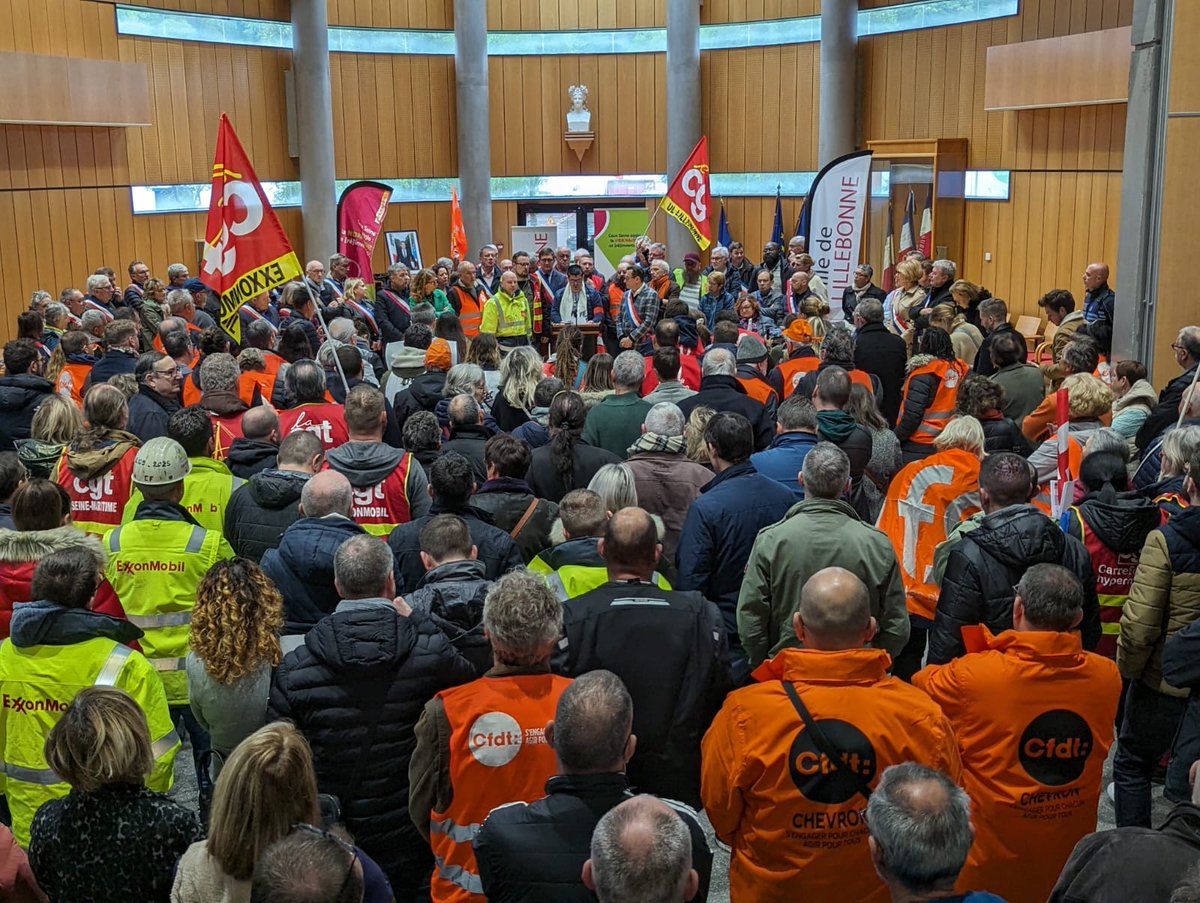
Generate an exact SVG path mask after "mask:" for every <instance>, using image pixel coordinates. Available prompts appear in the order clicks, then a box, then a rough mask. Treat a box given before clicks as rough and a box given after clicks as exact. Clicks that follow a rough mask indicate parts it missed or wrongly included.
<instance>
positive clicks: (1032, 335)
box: [1014, 316, 1042, 351]
mask: <svg viewBox="0 0 1200 903" xmlns="http://www.w3.org/2000/svg"><path fill="white" fill-rule="evenodd" d="M1014 328H1015V329H1016V330H1017V332H1019V333H1021V335H1023V336H1025V344H1026V345H1027V346H1028V348H1029V350H1030V351H1033V350H1034V349H1035V348H1037V346H1038V342H1039V341H1040V340H1041V338H1042V335H1041V332H1040V330H1041V328H1042V318H1041V317H1030V316H1020V317H1017V325H1016V326H1015V327H1014Z"/></svg>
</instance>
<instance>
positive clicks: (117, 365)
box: [87, 350, 137, 387]
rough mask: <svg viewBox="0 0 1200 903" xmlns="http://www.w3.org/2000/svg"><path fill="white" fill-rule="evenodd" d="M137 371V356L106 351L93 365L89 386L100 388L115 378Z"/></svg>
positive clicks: (122, 352) (89, 375)
mask: <svg viewBox="0 0 1200 903" xmlns="http://www.w3.org/2000/svg"><path fill="white" fill-rule="evenodd" d="M136 369H137V355H136V354H129V353H128V352H125V351H115V350H114V351H105V352H104V353H103V354H102V355H100V360H98V361H96V363H95V364H93V365H92V372H91V373H89V374H88V378H87V386H88V387H91V386H98V385H100V383H106V382H108V381H109V380H110V379H112V377H114V376H120V375H121V374H122V373H128V374H130V375H132V374H133V371H134V370H136Z"/></svg>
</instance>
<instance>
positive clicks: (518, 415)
mask: <svg viewBox="0 0 1200 903" xmlns="http://www.w3.org/2000/svg"><path fill="white" fill-rule="evenodd" d="M492 418H493V419H494V420H495V421H496V426H498V427H499V428H500V430H501V432H505V433H511V432H512V431H513V430H515V429H516V428H517V427H519V426H521V424H523V423H528V422H529V420H530V417H529V412H528V411H525V410H522V409H521V408H518V407H515V406H513V405H512V404H510V403H509V401H508V399H507V398H505V397H504V392H502V391H498V392H496V398H495V399H494V400H493V401H492Z"/></svg>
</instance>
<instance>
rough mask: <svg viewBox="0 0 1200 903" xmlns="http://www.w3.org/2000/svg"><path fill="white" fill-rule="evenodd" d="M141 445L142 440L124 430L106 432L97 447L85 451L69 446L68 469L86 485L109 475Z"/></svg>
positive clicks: (75, 446)
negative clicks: (97, 478)
mask: <svg viewBox="0 0 1200 903" xmlns="http://www.w3.org/2000/svg"><path fill="white" fill-rule="evenodd" d="M139 445H141V440H140V439H138V437H137V436H135V435H133V433H127V432H125V431H124V430H106V431H105V433H104V438H103V439H100V440H99V441H97V442H96V444H95V447H93V448H90V449H88V450H87V451H83V450H81V449H80V448H79V446H78V445H74V444H73V445H69V446H67V469H68V470H70V471H71V473H72V474H73V475H74V476H77V477H79V479H81V480H83V481H84V482H85V483H86V482H87V481H88V480H94V479H96V477H102V476H104V474H106V473H108V472H109V471H110V470H112V469H113V468H114V467H116V466H117V463H118V462H119V461H120V460H121V458H123V457H124V456H125V453H126V452H127V451H129V450H130V449H131V448H137V447H138V446H139Z"/></svg>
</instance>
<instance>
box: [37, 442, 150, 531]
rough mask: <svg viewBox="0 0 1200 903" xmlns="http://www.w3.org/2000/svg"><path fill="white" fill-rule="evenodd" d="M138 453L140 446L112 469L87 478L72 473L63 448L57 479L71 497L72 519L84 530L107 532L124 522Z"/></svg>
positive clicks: (126, 454)
mask: <svg viewBox="0 0 1200 903" xmlns="http://www.w3.org/2000/svg"><path fill="white" fill-rule="evenodd" d="M137 453H138V450H137V449H136V448H131V449H129V451H127V452H125V454H124V456H123V457H122V458H121V459H120V460H119V461H117V463H116V464H115V465H114V466H113V467H112V468H111V469H110V470H109V471H108V473H104V474H101V475H100V476H98V477H93V478H92V479H90V480H83V479H81V478H79V477H77V476H75V474H73V473H71V468H69V467H68V466H67V453H66V450H64V451H63V454H62V457H61V458H59V461H58V474H57V482H58V485H60V486H62V488H63V489H65V490H66V491H67V495H69V496H70V497H71V520H72V521H74V523H75V526H77V527H78V528H79V529H80V530H83V531H85V532H87V533H91V534H93V535H95V536H103V535H104V534H105V533H107V532H108V531H109V530H111V529H113V528H114V527H119V526H121V516H122V515H123V514H124V513H125V506H126V505H127V504H129V496H130V495H132V494H133V459H134V458H136V457H137Z"/></svg>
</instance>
